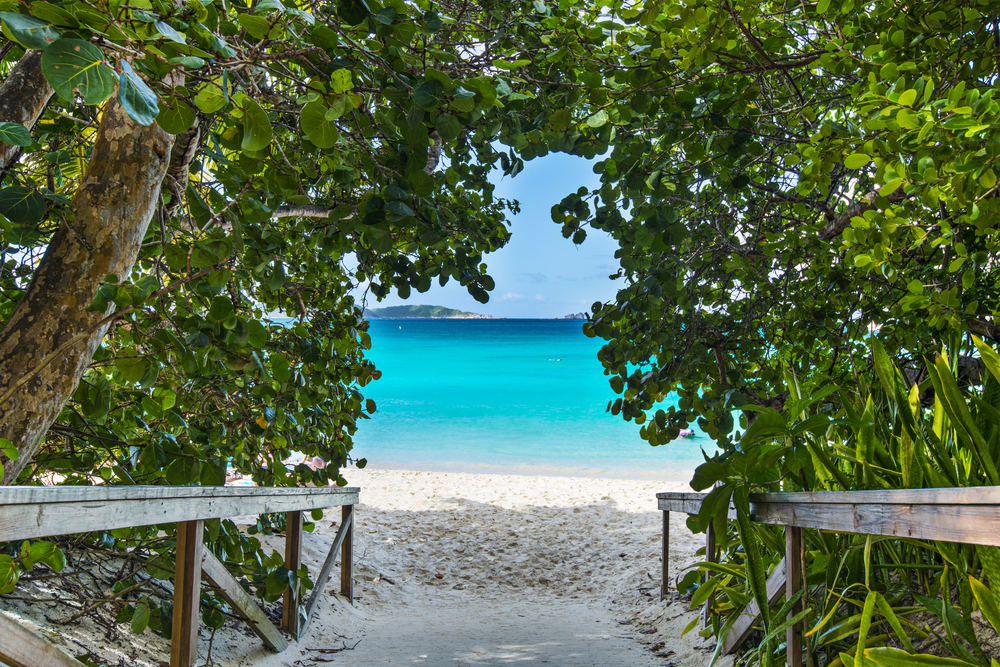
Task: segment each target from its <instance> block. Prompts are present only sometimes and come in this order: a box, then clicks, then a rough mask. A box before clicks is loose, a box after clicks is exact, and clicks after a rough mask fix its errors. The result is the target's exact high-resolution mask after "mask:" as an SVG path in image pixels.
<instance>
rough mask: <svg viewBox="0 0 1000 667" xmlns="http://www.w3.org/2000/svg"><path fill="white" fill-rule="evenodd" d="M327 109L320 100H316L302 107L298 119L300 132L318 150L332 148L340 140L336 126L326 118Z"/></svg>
mask: <svg viewBox="0 0 1000 667" xmlns="http://www.w3.org/2000/svg"><path fill="white" fill-rule="evenodd" d="M328 108H329V107H327V106H326V104H324V103H323V102H322V101H321V100H316V101H315V102H310V103H309V104H307V105H305V106H304V107H302V115H301V116H300V117H299V123H300V124H301V126H302V131H303V132H305V133H306V137H308V138H309V141H311V142H313V143H314V144H316V146H317V147H319V148H332V147H333V146H334V144H336V143H337V140H338V139H340V132H339V131H338V130H337V124H336V123H335V122H334V121H333V120H331V119H328V118H327V117H326V112H327V109H328Z"/></svg>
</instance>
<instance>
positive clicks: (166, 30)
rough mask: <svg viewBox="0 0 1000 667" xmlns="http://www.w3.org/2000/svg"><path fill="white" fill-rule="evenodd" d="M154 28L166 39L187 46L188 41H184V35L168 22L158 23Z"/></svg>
mask: <svg viewBox="0 0 1000 667" xmlns="http://www.w3.org/2000/svg"><path fill="white" fill-rule="evenodd" d="M153 27H154V28H156V32H158V33H160V34H161V35H163V37H164V38H165V39H168V40H170V41H171V42H177V43H178V44H187V40H186V39H184V35H182V34H180V33H179V32H177V31H176V30H175V29H174V28H173V27H171V26H170V24H169V23H167V22H166V21H156V22H154V23H153Z"/></svg>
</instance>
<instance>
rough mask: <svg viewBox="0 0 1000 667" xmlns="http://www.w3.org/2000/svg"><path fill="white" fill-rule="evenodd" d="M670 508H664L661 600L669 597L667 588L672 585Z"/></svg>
mask: <svg viewBox="0 0 1000 667" xmlns="http://www.w3.org/2000/svg"><path fill="white" fill-rule="evenodd" d="M669 560H670V510H663V558H662V561H663V563H662V565H661V566H660V570H661V571H660V600H661V601H662V600H663V599H664V598H666V597H667V589H668V588H669V587H670V568H669V566H668V562H669Z"/></svg>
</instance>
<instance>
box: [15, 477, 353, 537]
mask: <svg viewBox="0 0 1000 667" xmlns="http://www.w3.org/2000/svg"><path fill="white" fill-rule="evenodd" d="M359 492H360V489H358V488H357V487H349V486H345V487H342V488H336V487H323V488H304V487H303V488H265V487H257V486H69V487H64V486H0V507H2V508H3V512H0V542H10V541H12V540H26V539H32V538H36V537H48V536H49V535H68V534H71V533H89V532H92V531H95V530H113V529H115V528H130V527H133V526H151V525H155V524H159V523H177V522H180V521H196V520H204V519H220V518H228V517H232V516H241V515H245V514H264V513H271V512H290V511H302V510H312V509H319V508H323V507H337V506H341V505H355V504H357V502H358V493H359Z"/></svg>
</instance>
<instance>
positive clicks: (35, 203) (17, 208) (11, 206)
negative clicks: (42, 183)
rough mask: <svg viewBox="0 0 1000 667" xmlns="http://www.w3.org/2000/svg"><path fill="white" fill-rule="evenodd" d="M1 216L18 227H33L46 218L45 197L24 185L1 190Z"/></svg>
mask: <svg viewBox="0 0 1000 667" xmlns="http://www.w3.org/2000/svg"><path fill="white" fill-rule="evenodd" d="M0 215H2V216H3V217H5V218H7V219H8V220H10V221H11V222H13V223H16V224H18V225H33V224H35V223H36V222H38V221H39V220H41V219H42V218H44V217H45V197H43V196H42V194H41V193H40V192H38V190H34V189H32V188H26V187H24V186H23V185H12V186H11V187H9V188H4V189H3V190H0Z"/></svg>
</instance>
